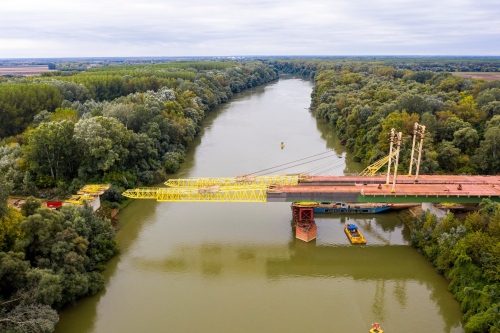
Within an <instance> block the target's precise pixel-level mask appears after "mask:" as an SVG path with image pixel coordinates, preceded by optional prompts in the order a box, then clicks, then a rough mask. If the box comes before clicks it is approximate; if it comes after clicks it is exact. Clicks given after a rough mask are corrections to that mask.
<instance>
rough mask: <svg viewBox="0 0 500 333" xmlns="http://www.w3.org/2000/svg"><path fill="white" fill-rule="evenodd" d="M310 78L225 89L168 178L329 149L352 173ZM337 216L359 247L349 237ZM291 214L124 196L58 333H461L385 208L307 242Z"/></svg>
mask: <svg viewBox="0 0 500 333" xmlns="http://www.w3.org/2000/svg"><path fill="white" fill-rule="evenodd" d="M312 86H313V84H312V83H311V82H309V81H305V80H301V79H297V78H281V79H280V80H279V81H276V82H273V83H270V84H267V85H265V86H261V87H257V88H253V89H250V90H248V91H245V92H243V93H241V94H238V95H236V96H234V98H233V99H232V100H231V101H230V102H229V103H227V104H225V105H223V106H221V107H220V108H219V109H218V110H217V111H216V112H213V113H211V114H210V115H209V116H208V117H207V119H206V120H205V122H204V124H203V129H202V131H201V133H200V135H199V136H198V137H197V139H195V141H194V142H193V144H192V146H191V147H190V150H189V152H188V155H187V157H186V162H185V163H183V165H182V167H181V169H180V170H179V172H178V173H177V174H176V175H173V176H172V178H187V177H230V176H236V175H240V174H246V173H251V172H256V171H259V170H263V169H266V168H269V167H272V166H277V165H281V164H285V163H287V162H291V161H295V160H298V159H300V158H304V157H308V156H311V155H315V154H320V153H323V152H326V151H328V150H333V152H334V153H333V154H332V155H331V156H330V159H331V160H330V164H329V165H326V163H328V159H326V160H322V161H317V163H319V165H325V166H324V167H323V171H325V172H328V174H336V175H341V174H344V173H354V172H359V171H360V169H361V167H360V165H359V164H357V163H355V162H353V161H352V159H351V158H350V154H349V153H347V151H346V150H345V148H344V147H343V146H341V145H340V143H339V141H338V139H337V138H336V136H335V135H333V133H332V132H331V131H330V130H329V129H328V127H327V125H326V124H324V123H322V122H319V121H317V120H316V119H315V118H314V117H313V116H312V115H311V113H310V112H309V111H308V110H307V108H308V106H309V104H310V94H311V91H312ZM282 141H283V142H284V143H285V148H284V149H281V148H280V143H281V142H282ZM316 165H317V166H318V167H319V165H318V164H316ZM310 167H311V166H309V165H301V166H297V167H295V168H292V169H289V170H285V171H281V173H282V172H302V171H305V170H307V168H310ZM333 167H335V168H333ZM325 168H326V169H325ZM278 173H279V172H278ZM347 221H349V222H354V223H356V224H358V226H359V227H360V230H361V231H362V232H363V234H364V235H365V237H366V238H367V242H368V243H367V245H366V246H352V245H350V244H349V241H348V239H347V237H346V236H345V234H344V232H343V225H344V224H345V223H346V222H347ZM290 222H291V212H290V203H158V202H155V201H147V200H143V201H140V200H137V201H134V202H133V203H131V204H130V205H129V206H128V207H127V208H125V209H124V210H123V211H122V212H121V213H120V214H119V223H120V226H121V230H120V231H119V232H118V242H119V245H120V248H121V253H120V254H119V255H117V256H116V257H115V258H113V259H112V260H111V261H110V262H109V263H108V265H107V269H106V271H105V272H104V275H105V279H106V288H105V290H103V291H102V292H100V293H98V294H97V295H95V296H93V297H89V298H86V299H83V300H80V301H78V302H77V303H76V304H75V305H73V306H70V307H67V308H65V309H64V311H62V313H61V319H60V322H59V324H58V325H57V327H56V332H57V333H91V332H92V333H94V332H95V333H108V332H110V333H114V332H116V333H128V332H218V333H220V332H228V333H229V332H231V333H233V332H249V333H250V332H251V333H255V332H297V333H299V332H308V331H313V332H368V330H369V328H370V327H371V323H373V322H376V321H377V322H380V323H381V324H382V328H383V329H384V331H385V332H389V333H391V332H393V333H394V332H447V333H449V332H453V333H458V332H463V329H462V313H461V311H460V306H459V303H458V302H457V301H456V300H455V299H454V298H453V295H452V294H451V293H450V292H449V291H448V290H447V282H446V280H445V279H444V277H443V276H441V275H439V274H438V273H437V272H436V271H435V270H434V269H433V267H432V265H431V264H430V263H428V262H427V261H426V260H425V259H424V258H423V257H422V256H421V255H420V254H419V253H418V252H417V251H416V250H415V249H413V248H412V247H411V246H410V245H409V243H410V233H409V230H408V228H407V227H406V226H405V225H404V224H403V223H402V222H401V221H400V220H399V219H398V217H397V215H396V214H395V213H388V214H379V215H357V216H348V217H347V216H340V215H331V216H325V215H323V216H321V215H316V223H317V225H318V237H317V239H316V240H315V241H312V242H310V243H304V242H302V241H300V240H296V239H295V238H294V235H293V232H292V228H291V225H290Z"/></svg>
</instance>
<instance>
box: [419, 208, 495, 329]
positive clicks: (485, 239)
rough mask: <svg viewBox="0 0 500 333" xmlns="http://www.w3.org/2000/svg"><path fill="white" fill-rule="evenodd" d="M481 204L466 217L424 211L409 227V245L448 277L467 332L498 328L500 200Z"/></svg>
mask: <svg viewBox="0 0 500 333" xmlns="http://www.w3.org/2000/svg"><path fill="white" fill-rule="evenodd" d="M481 206H482V209H481V210H480V211H479V212H476V213H472V214H469V216H468V217H467V219H466V221H465V222H460V221H459V220H457V219H456V218H454V217H453V215H451V214H449V215H448V216H447V217H446V218H444V219H442V220H440V221H438V220H437V219H436V218H435V217H434V216H433V215H430V214H426V215H424V216H423V218H422V219H420V220H416V221H414V224H413V225H414V228H413V230H412V244H413V246H415V247H417V248H418V249H419V250H420V251H422V252H423V253H424V254H425V256H426V257H427V258H428V259H429V260H430V261H432V262H433V263H434V265H435V266H436V267H437V269H438V270H439V271H440V272H441V273H442V274H444V275H445V276H446V277H448V279H449V280H450V285H449V288H450V290H451V291H452V292H453V293H454V294H455V297H456V298H457V299H458V300H459V301H460V302H461V306H462V310H463V311H464V314H465V315H464V320H465V326H464V330H465V332H470V333H481V332H498V331H500V313H499V304H500V233H499V232H498V231H499V229H500V213H499V211H500V205H499V204H498V203H494V202H492V201H490V200H489V199H485V200H483V202H482V204H481Z"/></svg>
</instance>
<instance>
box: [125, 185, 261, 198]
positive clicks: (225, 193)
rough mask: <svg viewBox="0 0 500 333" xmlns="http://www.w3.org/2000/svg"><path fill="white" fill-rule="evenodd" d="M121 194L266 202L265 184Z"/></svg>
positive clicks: (131, 196)
mask: <svg viewBox="0 0 500 333" xmlns="http://www.w3.org/2000/svg"><path fill="white" fill-rule="evenodd" d="M123 196H125V197H128V198H133V199H156V200H157V201H168V202H266V201H267V186H247V187H241V186H240V187H218V186H212V187H206V188H203V187H202V188H183V187H180V188H163V187H162V188H138V189H133V190H127V191H125V192H124V193H123Z"/></svg>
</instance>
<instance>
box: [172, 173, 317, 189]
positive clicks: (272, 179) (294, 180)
mask: <svg viewBox="0 0 500 333" xmlns="http://www.w3.org/2000/svg"><path fill="white" fill-rule="evenodd" d="M308 177H309V175H307V174H295V175H274V176H253V175H244V176H238V177H228V178H186V179H169V180H168V181H167V182H165V185H167V186H170V187H200V186H244V185H262V186H266V185H279V186H295V185H299V181H300V180H304V179H307V178H308Z"/></svg>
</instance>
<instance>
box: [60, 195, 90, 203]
mask: <svg viewBox="0 0 500 333" xmlns="http://www.w3.org/2000/svg"><path fill="white" fill-rule="evenodd" d="M93 200H95V198H94V196H93V195H90V194H82V195H72V196H71V197H70V198H69V199H68V200H64V203H69V204H72V205H83V203H84V201H93Z"/></svg>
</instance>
